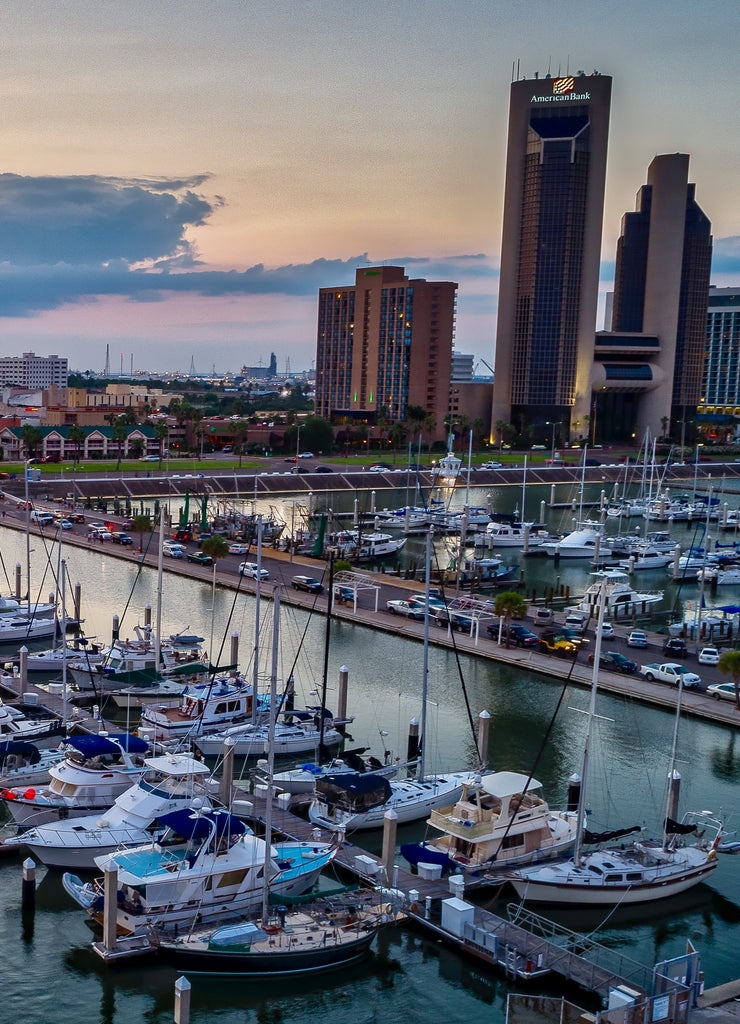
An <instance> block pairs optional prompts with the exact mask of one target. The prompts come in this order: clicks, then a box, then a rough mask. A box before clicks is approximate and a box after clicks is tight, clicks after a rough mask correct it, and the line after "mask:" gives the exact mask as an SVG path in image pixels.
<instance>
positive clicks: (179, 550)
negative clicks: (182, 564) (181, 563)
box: [162, 540, 185, 558]
mask: <svg viewBox="0 0 740 1024" xmlns="http://www.w3.org/2000/svg"><path fill="white" fill-rule="evenodd" d="M162 552H163V553H164V554H165V555H169V557H170V558H184V557H185V548H184V547H183V546H182V544H178V543H176V542H175V541H171V540H166V541H165V542H164V544H163V545H162Z"/></svg>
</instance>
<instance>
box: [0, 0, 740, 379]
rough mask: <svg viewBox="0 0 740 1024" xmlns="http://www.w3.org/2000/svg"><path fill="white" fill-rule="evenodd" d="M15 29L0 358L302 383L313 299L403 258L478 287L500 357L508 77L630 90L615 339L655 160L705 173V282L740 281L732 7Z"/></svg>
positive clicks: (151, 10) (194, 7)
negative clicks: (639, 206)
mask: <svg viewBox="0 0 740 1024" xmlns="http://www.w3.org/2000/svg"><path fill="white" fill-rule="evenodd" d="M0 25H2V29H3V38H4V43H5V45H4V76H3V84H4V89H5V104H4V117H3V125H2V128H0V136H1V137H2V142H3V146H2V152H3V154H4V159H3V163H2V166H1V167H0V171H1V172H2V173H0V329H1V330H2V332H3V345H2V353H3V354H5V355H14V354H20V353H21V352H27V351H31V350H33V351H35V352H36V353H37V354H39V355H48V354H50V353H59V354H60V355H64V356H67V357H68V358H69V362H70V368H73V369H78V370H86V369H90V370H94V371H97V372H100V371H101V370H102V369H103V366H104V363H105V346H106V344H108V345H109V346H110V364H111V370H112V371H113V372H120V368H121V362H123V369H124V372H126V373H127V372H128V371H129V369H130V365H131V360H132V357H133V364H134V368H135V369H136V370H142V369H143V370H151V371H155V370H162V371H166V370H172V371H181V372H187V371H188V369H189V368H190V366H191V360H194V363H195V369H196V372H198V373H207V372H210V371H211V370H212V369H215V370H216V372H219V373H222V372H225V371H227V370H231V371H234V370H237V369H238V368H239V367H240V366H241V365H242V364H247V365H257V364H259V363H260V361H261V362H262V363H265V364H266V363H267V362H268V361H269V358H270V353H271V352H275V353H276V356H277V361H278V370H279V371H281V372H282V371H283V370H284V368H285V364H286V360H289V361H290V367H291V370H292V371H294V372H295V371H298V370H302V369H308V368H310V367H311V365H312V363H313V360H314V358H315V347H316V311H317V295H318V291H319V289H320V288H322V287H327V286H332V285H339V284H341V283H342V282H344V283H345V284H346V285H347V286H349V285H351V283H352V282H353V281H354V279H355V272H356V270H357V269H358V268H361V267H363V266H366V265H368V264H383V263H385V264H395V265H400V266H405V267H406V271H407V273H408V274H409V275H410V276H417V277H422V278H425V279H426V280H428V281H432V280H435V279H436V280H454V281H457V282H459V292H458V316H457V330H456V347H457V349H458V350H459V351H462V352H472V353H473V354H474V355H475V356H476V362H477V361H478V360H480V359H484V360H486V362H488V363H491V364H492V363H493V345H494V335H495V325H496V311H497V293H498V267H499V259H500V245H501V222H502V212H503V182H504V171H505V149H506V124H507V117H508V96H509V85H510V82H511V80H512V77H516V78H530V77H532V76H533V75H534V73H535V72H536V71H538V72H539V74H540V76H544V75H546V74H547V73H548V72H550V73H551V74H553V75H556V74H559V73H563V74H564V73H566V72H567V73H570V74H574V73H576V72H577V71H578V70H580V69H583V70H585V71H586V73H590V72H591V70H593V69H598V70H599V71H601V72H603V73H604V74H605V75H611V76H612V78H613V82H614V86H613V94H612V113H611V128H610V142H609V155H608V165H607V183H606V202H605V213H604V226H603V238H602V248H601V293H602V303H601V305H600V311H599V319H598V320H597V323H596V324H595V325H594V326H595V328H600V327H602V326H603V319H602V317H603V314H602V312H601V308H602V306H603V293H604V292H605V291H606V290H608V289H609V288H611V286H612V282H613V261H614V254H615V248H616V239H617V237H618V235H619V229H620V221H621V216H622V213H623V212H624V211H625V210H628V209H631V208H632V207H633V205H634V197H635V195H636V193H637V191H638V189H639V188H640V186H641V184H642V183H643V176H644V168H645V166H647V164H648V163H649V162H650V160H651V159H652V157H653V156H654V155H656V154H661V153H673V152H685V153H689V154H690V155H691V180H692V181H694V182H696V184H697V190H698V194H700V195H701V196H702V197H703V203H702V205H703V207H704V209H705V210H706V213H707V216H708V217H709V218H710V220H711V222H712V226H713V232H714V258H713V267H712V277H711V280H712V283H713V284H715V285H717V286H720V287H721V286H724V287H727V286H736V285H738V284H740V180H739V176H738V175H737V172H736V168H737V166H738V163H739V162H740V160H739V158H740V136H739V135H738V133H737V132H736V131H734V130H733V126H734V125H735V124H736V123H737V97H738V95H740V89H739V88H738V85H739V83H738V78H739V77H740V72H739V71H738V67H737V62H736V58H735V40H736V38H737V33H738V29H740V12H739V11H738V7H737V5H736V4H735V3H733V2H730V0H715V2H714V3H712V4H711V5H705V6H704V7H699V6H697V5H696V4H693V3H690V2H689V0H676V2H673V3H668V2H667V0H653V2H652V3H651V4H649V5H647V6H645V5H644V4H641V3H638V2H637V0H625V2H624V3H622V4H621V5H619V7H615V8H613V9H609V8H608V7H607V8H604V7H603V6H602V7H599V6H591V7H586V8H582V7H581V8H574V7H562V6H561V7H557V6H553V5H552V4H551V3H545V2H544V0H531V2H530V3H529V4H527V5H526V7H523V8H516V7H512V6H511V5H509V4H507V3H504V2H503V0H464V2H463V3H461V4H460V5H458V6H457V7H456V8H455V9H454V10H451V9H450V7H449V5H446V4H444V3H442V2H441V0H399V2H398V3H397V4H394V5H393V7H392V8H391V7H383V8H377V7H376V8H373V7H369V6H368V5H366V4H361V3H359V2H357V0H342V2H340V0H307V2H305V3H301V4H298V3H292V2H284V3H283V4H273V3H268V2H266V0H251V2H247V3H244V2H243V0H210V2H209V3H208V4H206V5H204V4H202V3H198V2H197V0H181V2H180V3H179V4H178V5H177V6H175V5H173V4H171V3H166V2H165V3H162V2H160V3H157V4H149V3H144V2H143V0H129V3H127V4H126V5H124V6H119V7H116V6H115V5H100V4H98V3H93V2H92V0H70V2H67V3H64V4H61V5H58V6H52V5H48V6H45V7H44V16H43V18H40V17H38V10H37V9H36V10H35V9H33V8H31V7H29V6H28V5H27V4H23V3H21V2H20V0H9V2H8V3H7V4H6V5H5V6H4V8H3V10H2V11H1V12H0ZM479 369H480V371H481V372H486V370H485V367H484V366H480V367H479Z"/></svg>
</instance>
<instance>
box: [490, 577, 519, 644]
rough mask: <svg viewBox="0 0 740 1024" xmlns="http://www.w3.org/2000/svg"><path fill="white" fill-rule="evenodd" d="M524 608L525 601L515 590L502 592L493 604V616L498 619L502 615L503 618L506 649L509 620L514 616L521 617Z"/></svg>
mask: <svg viewBox="0 0 740 1024" xmlns="http://www.w3.org/2000/svg"><path fill="white" fill-rule="evenodd" d="M526 607H527V603H526V601H525V600H524V598H523V597H522V595H521V594H520V593H518V592H517V591H516V590H504V591H503V592H502V593H501V594H499V595H498V596H497V598H496V600H495V601H494V603H493V612H494V615H498V616H499V618H500V617H501V616H502V615H503V617H504V626H505V628H506V646H507V647H509V626H510V625H511V620H512V618H514V616H521V615H523V614H524V612H525V610H526Z"/></svg>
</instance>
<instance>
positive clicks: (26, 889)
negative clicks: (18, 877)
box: [21, 857, 36, 910]
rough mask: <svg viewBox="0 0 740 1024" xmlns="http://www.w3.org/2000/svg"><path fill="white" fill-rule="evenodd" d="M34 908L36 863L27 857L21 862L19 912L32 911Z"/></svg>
mask: <svg viewBox="0 0 740 1024" xmlns="http://www.w3.org/2000/svg"><path fill="white" fill-rule="evenodd" d="M35 906H36V861H34V860H31V858H30V857H28V858H27V859H26V860H24V861H23V883H22V885H21V910H33V909H34V908H35Z"/></svg>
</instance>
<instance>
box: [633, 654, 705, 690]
mask: <svg viewBox="0 0 740 1024" xmlns="http://www.w3.org/2000/svg"><path fill="white" fill-rule="evenodd" d="M640 675H641V676H644V677H645V678H646V679H647V680H648V682H651V683H652V682H657V683H670V684H671V686H678V684H679V681H682V682H683V685H684V686H685V687H686V689H687V690H695V689H696V688H697V687H699V686H701V676H698V675H697V674H696V672H692V671H691V670H690V669H688V668H686V666H685V665H678V664H676V662H673V661H668V662H665V663H664V664H663V665H659V664H658V663H657V662H654V663H653V664H650V665H641V666H640Z"/></svg>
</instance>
